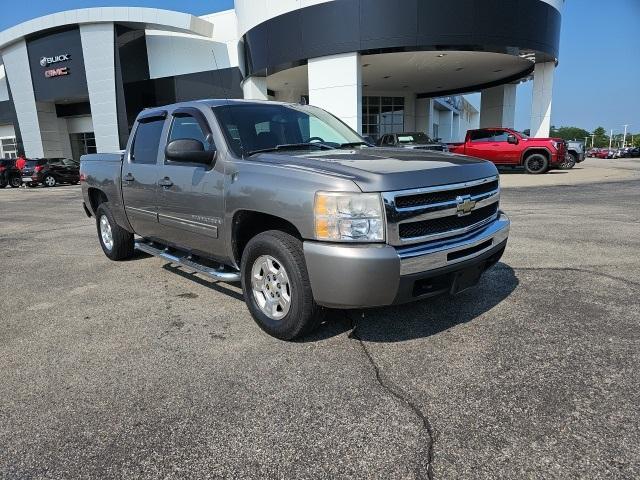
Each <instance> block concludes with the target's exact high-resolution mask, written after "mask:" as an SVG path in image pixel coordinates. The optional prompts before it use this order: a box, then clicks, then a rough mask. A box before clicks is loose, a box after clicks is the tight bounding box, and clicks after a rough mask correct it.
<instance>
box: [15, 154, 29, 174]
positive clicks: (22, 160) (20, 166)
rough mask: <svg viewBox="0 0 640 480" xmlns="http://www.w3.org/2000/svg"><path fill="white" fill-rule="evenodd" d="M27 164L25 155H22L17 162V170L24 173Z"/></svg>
mask: <svg viewBox="0 0 640 480" xmlns="http://www.w3.org/2000/svg"><path fill="white" fill-rule="evenodd" d="M26 164H27V160H26V159H25V158H24V156H23V155H20V156H19V157H18V159H17V160H16V168H17V169H18V170H20V171H21V172H22V169H23V168H24V166H25V165H26Z"/></svg>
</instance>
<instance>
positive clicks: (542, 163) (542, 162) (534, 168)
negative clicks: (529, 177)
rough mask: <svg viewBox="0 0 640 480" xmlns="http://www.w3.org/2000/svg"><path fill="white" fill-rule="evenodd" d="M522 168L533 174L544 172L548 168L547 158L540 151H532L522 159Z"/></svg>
mask: <svg viewBox="0 0 640 480" xmlns="http://www.w3.org/2000/svg"><path fill="white" fill-rule="evenodd" d="M524 169H525V170H526V172H527V173H531V174H534V175H537V174H539V173H545V172H546V171H547V170H549V160H548V159H547V157H546V156H544V155H543V154H542V153H532V154H531V155H529V156H528V157H527V158H525V159H524Z"/></svg>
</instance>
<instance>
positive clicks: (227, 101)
mask: <svg viewBox="0 0 640 480" xmlns="http://www.w3.org/2000/svg"><path fill="white" fill-rule="evenodd" d="M243 104H267V105H274V104H276V105H292V102H275V101H273V100H244V99H239V98H207V99H202V100H189V101H186V102H177V103H170V104H167V105H162V106H159V107H151V108H145V109H144V110H142V112H140V114H144V115H149V114H151V115H153V113H154V112H162V111H164V110H166V109H174V108H179V107H193V106H194V105H205V106H207V107H220V106H223V105H243Z"/></svg>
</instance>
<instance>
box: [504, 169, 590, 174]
mask: <svg viewBox="0 0 640 480" xmlns="http://www.w3.org/2000/svg"><path fill="white" fill-rule="evenodd" d="M574 169H575V170H580V169H579V168H575V167H574V168H572V170H574ZM569 171H570V170H549V171H548V172H546V173H543V174H541V175H563V174H565V173H569ZM498 172H499V173H500V175H529V174H528V173H527V172H526V171H525V169H524V168H507V167H498Z"/></svg>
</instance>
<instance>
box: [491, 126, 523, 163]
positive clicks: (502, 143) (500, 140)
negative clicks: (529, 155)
mask: <svg viewBox="0 0 640 480" xmlns="http://www.w3.org/2000/svg"><path fill="white" fill-rule="evenodd" d="M510 133H511V132H509V131H508V130H499V129H496V130H494V131H493V137H492V140H493V142H492V148H493V151H494V155H495V160H494V163H496V164H502V165H517V164H519V163H520V150H521V147H520V146H519V145H517V144H513V143H509V134H510ZM516 138H517V137H516Z"/></svg>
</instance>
